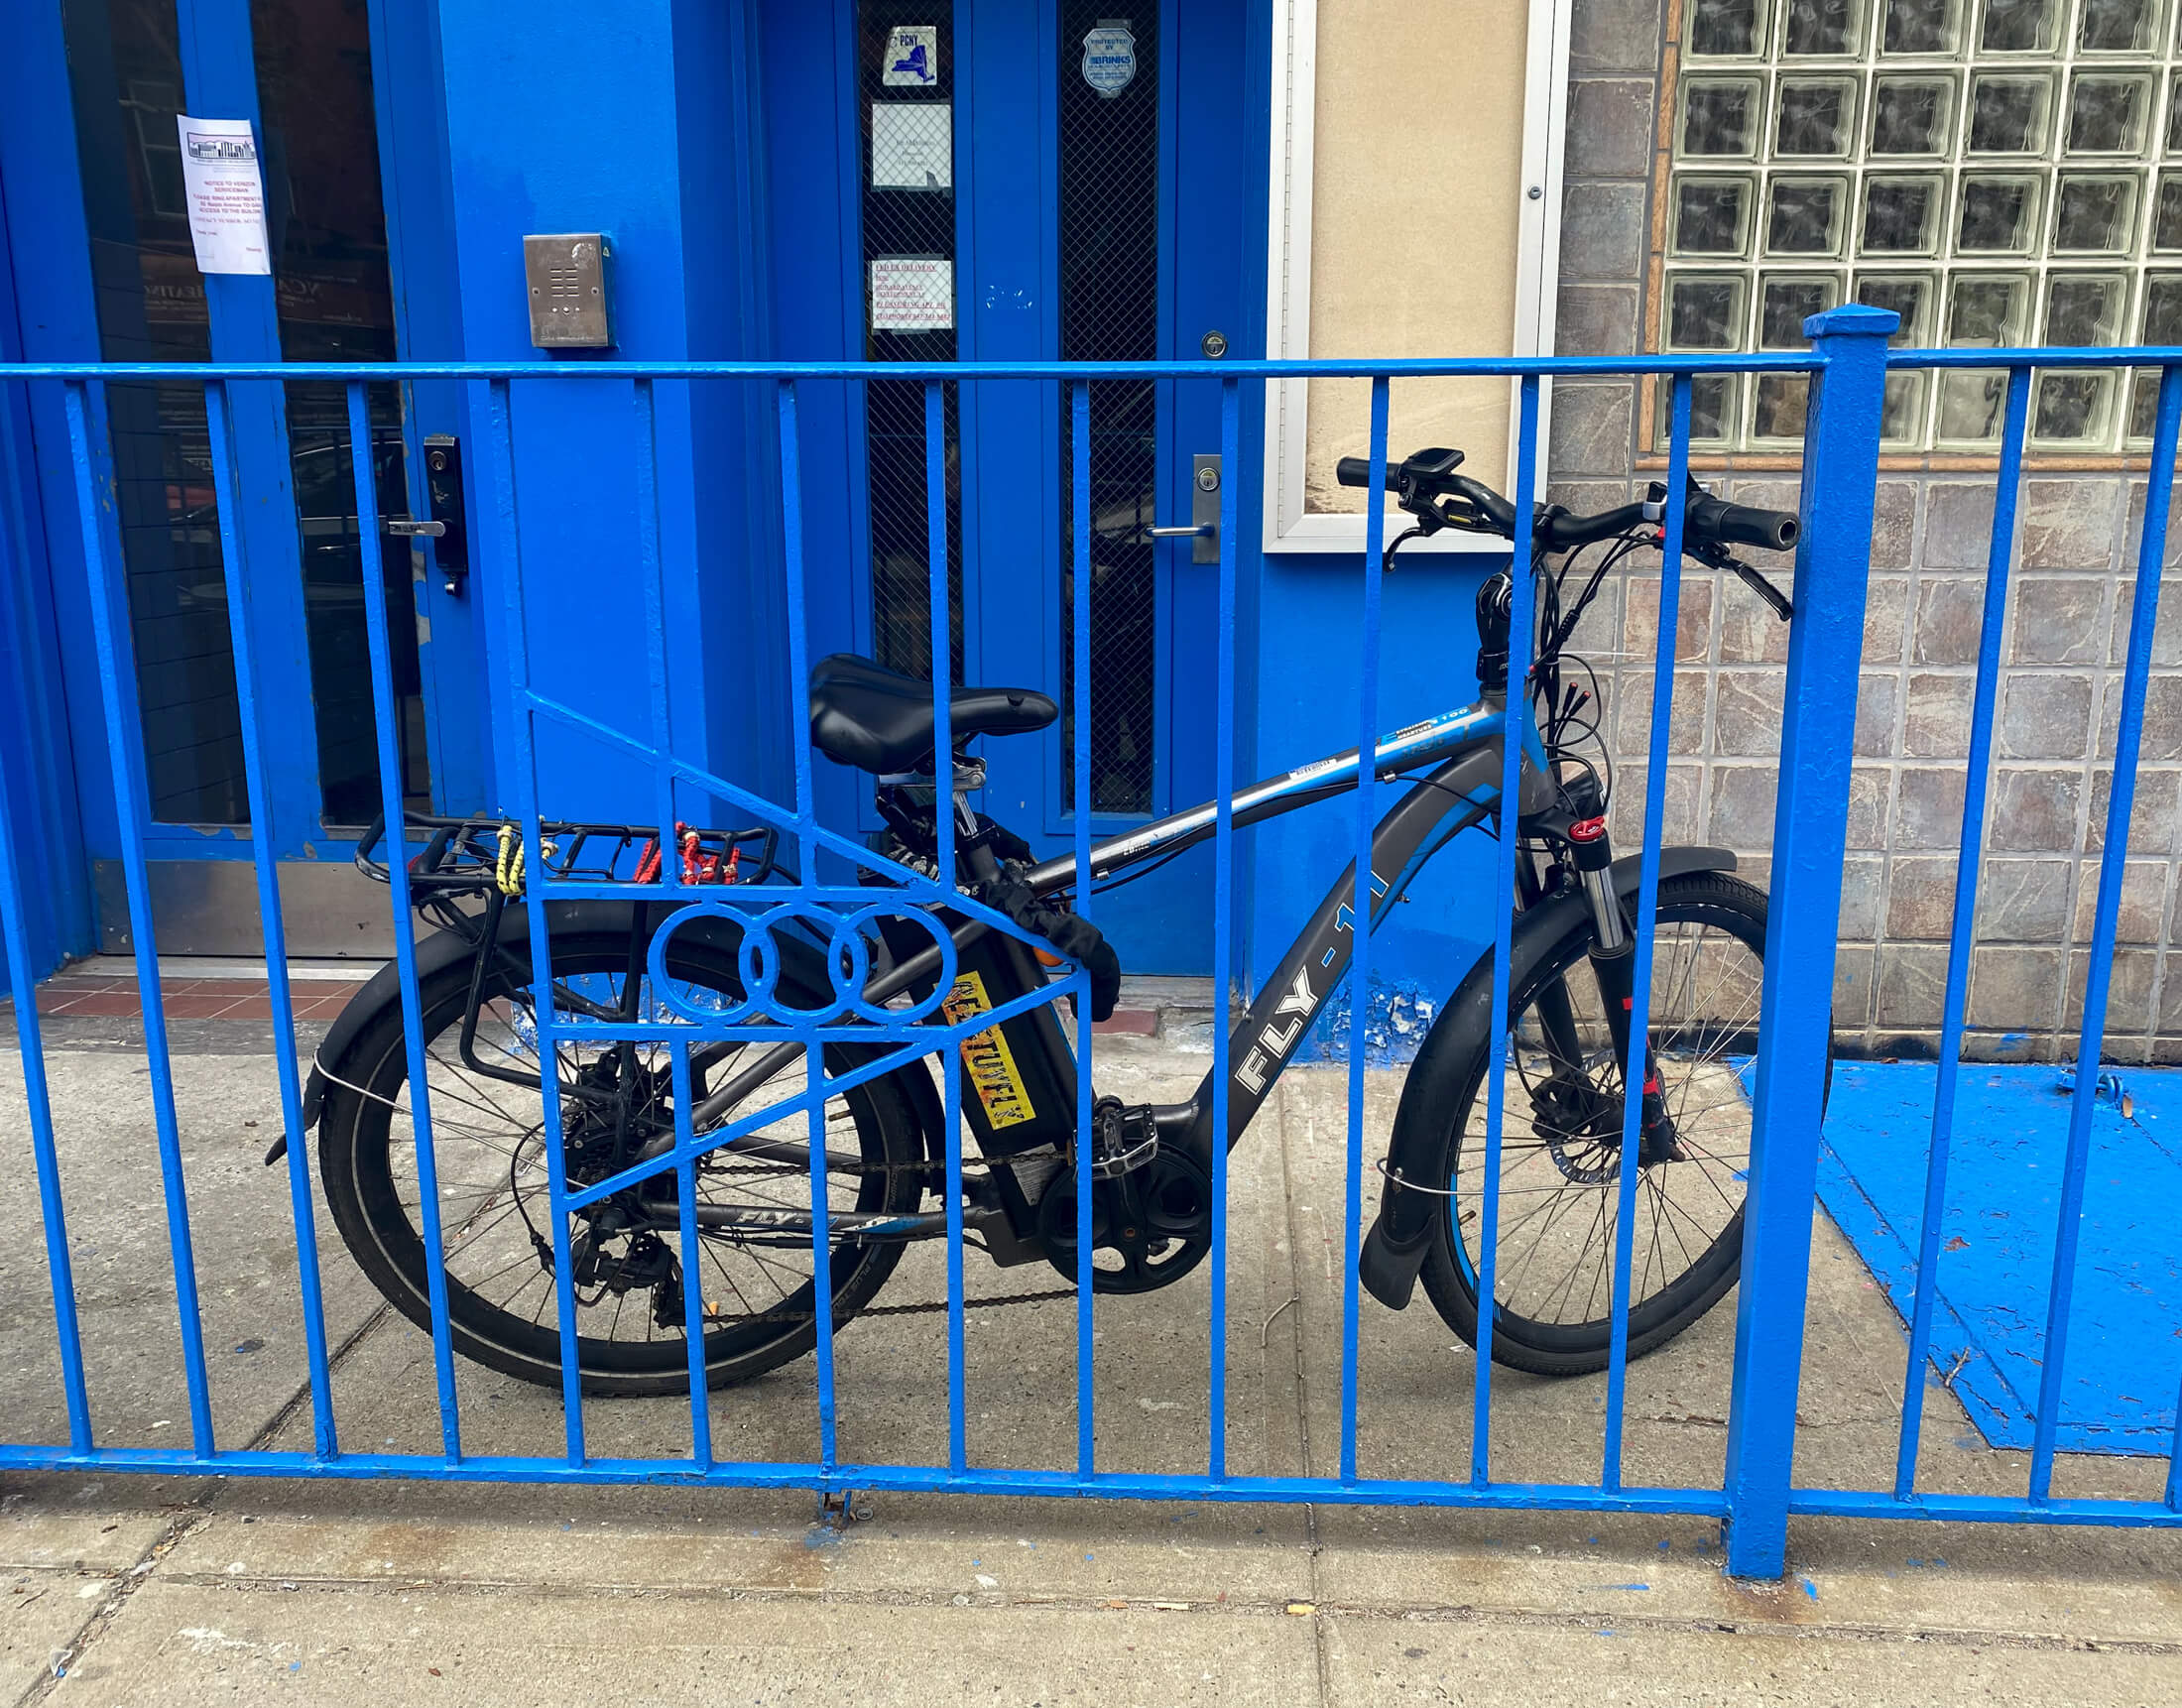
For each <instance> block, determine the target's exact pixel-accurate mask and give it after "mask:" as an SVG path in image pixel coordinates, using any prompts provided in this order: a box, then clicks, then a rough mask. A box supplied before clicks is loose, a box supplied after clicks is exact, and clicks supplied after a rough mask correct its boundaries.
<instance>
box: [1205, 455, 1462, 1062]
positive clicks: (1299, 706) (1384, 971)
mask: <svg viewBox="0 0 2182 1708" xmlns="http://www.w3.org/2000/svg"><path fill="white" fill-rule="evenodd" d="M1364 436H1365V435H1364V432H1363V431H1362V427H1361V424H1360V427H1359V432H1358V435H1357V437H1358V444H1359V448H1360V449H1361V447H1362V444H1363V441H1364ZM1394 448H1395V449H1396V450H1399V449H1401V448H1404V447H1399V446H1396V447H1394ZM1264 561H1265V573H1264V579H1263V582H1262V585H1261V605H1260V620H1259V623H1258V625H1257V633H1256V636H1255V646H1256V659H1255V677H1256V684H1257V699H1256V704H1255V706H1254V708H1253V712H1254V718H1253V721H1254V724H1255V731H1256V739H1257V744H1258V761H1259V764H1258V769H1259V771H1260V772H1261V773H1268V774H1271V773H1277V772H1281V771H1285V770H1287V769H1288V768H1290V767H1292V766H1295V765H1299V764H1302V763H1304V762H1306V761H1308V760H1311V759H1315V758H1319V757H1321V756H1322V755H1325V754H1327V753H1332V752H1338V751H1339V750H1341V749H1342V748H1344V747H1350V746H1353V745H1355V742H1356V736H1357V717H1358V709H1359V707H1358V697H1357V696H1358V682H1359V680H1360V674H1359V668H1358V667H1359V658H1360V654H1359V646H1360V637H1361V634H1362V627H1363V556H1362V553H1361V552H1359V553H1356V554H1354V555H1339V556H1336V555H1330V554H1329V555H1325V556H1320V555H1316V554H1312V555H1308V556H1304V555H1295V556H1290V555H1286V554H1282V553H1273V554H1271V555H1269V556H1267V557H1266V558H1265V560H1264ZM1397 561H1400V560H1399V559H1397ZM1499 561H1500V560H1496V559H1492V558H1484V557H1476V556H1460V557H1458V556H1452V555H1440V556H1429V557H1427V556H1415V557H1410V558H1408V559H1407V560H1406V562H1405V563H1404V564H1403V567H1401V568H1400V569H1399V570H1397V571H1396V572H1395V573H1394V574H1393V575H1390V576H1388V577H1387V578H1386V582H1385V591H1384V595H1383V597H1384V604H1383V614H1382V618H1381V624H1382V628H1381V633H1382V636H1383V646H1382V652H1381V663H1380V678H1379V701H1380V716H1379V727H1380V729H1381V730H1382V731H1389V730H1395V729H1399V728H1401V727H1402V726H1403V725H1404V724H1408V723H1412V722H1414V721H1416V720H1417V719H1419V718H1422V717H1424V716H1426V715H1427V714H1429V713H1432V712H1437V711H1444V710H1447V709H1449V708H1451V707H1454V706H1460V705H1466V704H1468V703H1469V702H1470V701H1472V700H1475V699H1476V698H1477V697H1478V684H1477V671H1476V659H1477V647H1478V639H1477V625H1476V621H1475V618H1474V616H1473V611H1472V607H1473V601H1474V600H1475V598H1476V595H1477V586H1478V582H1479V581H1480V580H1481V579H1482V578H1483V577H1484V576H1485V575H1487V574H1490V573H1491V572H1492V570H1493V569H1494V568H1496V567H1498V566H1499ZM1378 793H1379V800H1378V802H1377V809H1378V810H1380V811H1383V810H1385V807H1386V805H1387V804H1389V803H1391V802H1392V801H1393V800H1394V798H1395V794H1396V791H1395V790H1394V789H1393V788H1387V787H1383V788H1381V789H1380V791H1379V792H1378ZM1375 815H1376V814H1375ZM1243 834H1244V837H1245V845H1246V847H1248V849H1249V851H1250V864H1251V866H1252V869H1253V871H1254V872H1255V874H1256V880H1257V882H1256V886H1255V888H1254V890H1253V891H1252V892H1251V893H1250V895H1249V896H1248V898H1247V899H1246V903H1245V906H1246V915H1245V918H1246V926H1245V930H1244V933H1243V935H1244V938H1245V941H1246V950H1245V954H1246V965H1245V968H1244V976H1245V980H1246V982H1247V984H1248V985H1249V987H1250V988H1251V989H1252V990H1253V991H1255V990H1256V988H1257V986H1258V983H1259V981H1260V979H1262V978H1263V977H1264V976H1265V975H1266V974H1268V973H1270V972H1271V971H1272V970H1273V965H1274V963H1275V962H1277V961H1278V960H1279V958H1280V955H1281V954H1282V952H1283V951H1284V950H1285V949H1286V948H1287V946H1288V944H1289V943H1290V942H1291V941H1293V939H1294V937H1295V934H1296V932H1297V931H1299V930H1300V929H1301V928H1302V926H1303V923H1304V921H1305V920H1306V919H1307V918H1308V917H1309V915H1310V913H1311V910H1312V909H1314V908H1315V907H1316V906H1317V905H1318V903H1319V901H1320V900H1321V899H1322V898H1323V897H1324V895H1325V893H1326V891H1327V890H1328V889H1329V888H1330V887H1331V886H1332V884H1333V881H1334V879H1335V878H1336V877H1337V876H1338V875H1339V874H1340V873H1341V872H1342V871H1343V870H1344V869H1345V868H1346V867H1347V866H1348V864H1349V862H1350V860H1351V859H1352V858H1353V856H1354V851H1355V847H1356V798H1355V796H1353V795H1351V796H1349V797H1347V798H1345V799H1340V800H1330V801H1322V802H1320V803H1319V804H1318V805H1315V806H1310V807H1305V808H1304V809H1303V810H1302V811H1300V812H1294V813H1290V814H1288V815H1287V816H1286V817H1283V818H1276V819H1273V821H1271V822H1270V823H1267V824H1262V825H1259V826H1257V827H1256V828H1255V829H1252V830H1248V831H1245V832H1244V833H1243ZM1494 855H1495V845H1494V844H1493V842H1492V841H1491V840H1490V839H1488V838H1487V837H1486V836H1485V835H1484V833H1483V832H1482V831H1479V830H1474V831H1470V832H1467V833H1466V834H1464V835H1463V836H1461V837H1460V838H1458V839H1457V840H1456V841H1455V842H1454V843H1453V844H1452V845H1451V846H1449V847H1447V848H1446V849H1443V850H1442V851H1441V852H1440V853H1439V854H1438V855H1437V856H1436V857H1435V858H1434V859H1433V861H1432V862H1431V864H1430V865H1429V866H1427V867H1426V868H1425V869H1424V871H1423V872H1422V873H1420V874H1419V875H1418V877H1417V879H1416V881H1415V883H1414V884H1412V885H1411V887H1410V889H1409V892H1408V895H1407V898H1406V900H1405V901H1404V902H1403V904H1402V905H1401V906H1399V907H1397V908H1395V909H1394V912H1393V915H1391V917H1390V918H1389V919H1388V921H1387V922H1386V923H1385V924H1384V925H1382V926H1381V928H1380V931H1379V933H1378V934H1377V936H1375V938H1374V940H1373V944H1372V952H1371V968H1370V972H1371V980H1372V1005H1371V1010H1372V1020H1371V1023H1370V1024H1371V1027H1372V1034H1371V1037H1372V1041H1373V1046H1374V1048H1375V1050H1376V1049H1377V1048H1379V1047H1381V1045H1382V1044H1384V1045H1385V1046H1387V1047H1389V1048H1391V1049H1392V1050H1393V1051H1394V1053H1396V1054H1401V1053H1405V1052H1406V1050H1407V1049H1412V1048H1413V1047H1414V1046H1415V1044H1416V1043H1417V1042H1419V1041H1421V1031H1422V1025H1423V1024H1426V1023H1428V1020H1429V1015H1430V1013H1433V1012H1436V1011H1437V1008H1438V1005H1439V1004H1441V1003H1442V1002H1444V1001H1445V1000H1446V999H1447V998H1448V997H1449V996H1450V995H1452V994H1453V992H1454V988H1455V986H1456V985H1457V984H1458V983H1459V982H1460V981H1461V978H1462V975H1463V974H1464V973H1465V972H1467V971H1468V970H1469V968H1470V965H1471V963H1472V962H1473V961H1475V960H1476V959H1477V957H1478V956H1479V955H1480V954H1482V953H1484V952H1486V951H1487V950H1488V949H1490V947H1491V945H1492V936H1493V915H1492V914H1491V912H1490V911H1489V909H1488V908H1487V907H1486V906H1485V899H1486V898H1490V897H1491V896H1492V895H1493V893H1494V884H1495V871H1494ZM1346 1012H1347V1004H1346V1002H1336V1003H1334V1004H1332V1005H1330V1006H1329V1007H1328V1009H1327V1011H1326V1013H1325V1015H1324V1016H1323V1017H1322V1018H1321V1020H1320V1022H1319V1026H1318V1029H1317V1032H1316V1034H1315V1035H1314V1037H1315V1038H1316V1041H1317V1042H1318V1043H1319V1045H1320V1046H1321V1047H1322V1048H1323V1047H1326V1046H1328V1045H1329V1044H1336V1043H1339V1042H1340V1040H1341V1039H1343V1038H1345V1037H1346V1031H1345V1028H1346V1024H1347V1023H1346Z"/></svg>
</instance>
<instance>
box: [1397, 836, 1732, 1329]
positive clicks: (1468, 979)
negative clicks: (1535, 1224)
mask: <svg viewBox="0 0 2182 1708" xmlns="http://www.w3.org/2000/svg"><path fill="white" fill-rule="evenodd" d="M1642 870H1643V866H1642V856H1641V855H1638V854H1629V855H1625V856H1624V857H1623V858H1621V859H1619V860H1617V861H1615V862H1614V866H1613V873H1614V889H1615V893H1616V894H1617V895H1620V896H1621V897H1623V898H1624V899H1625V900H1631V901H1633V900H1634V899H1635V897H1636V886H1637V882H1638V880H1639V879H1640V877H1641V876H1642ZM1734 870H1735V856H1734V855H1733V854H1732V853H1730V852H1729V851H1728V850H1727V849H1725V848H1662V849H1661V850H1660V851H1659V876H1660V878H1661V880H1665V879H1668V878H1673V877H1678V876H1680V875H1681V874H1683V873H1685V872H1732V871H1734ZM1589 914H1590V910H1589V907H1588V905H1587V904H1586V903H1585V901H1584V898H1583V896H1582V895H1581V894H1580V893H1573V892H1571V893H1566V894H1562V895H1558V896H1554V897H1552V898H1550V899H1549V900H1547V901H1545V902H1543V903H1541V904H1540V905H1539V906H1537V907H1535V908H1532V909H1529V910H1528V911H1526V912H1524V913H1521V914H1517V915H1515V928H1514V935H1513V941H1512V951H1511V957H1510V977H1509V981H1508V988H1509V990H1510V992H1511V994H1512V993H1513V992H1514V991H1515V989H1516V988H1517V987H1518V986H1519V985H1520V984H1521V983H1522V982H1523V980H1524V978H1525V977H1526V976H1527V975H1528V974H1529V972H1530V971H1531V970H1532V969H1533V968H1534V967H1535V966H1536V964H1537V963H1538V961H1539V960H1540V958H1541V957H1543V956H1544V955H1545V954H1546V953H1547V952H1548V951H1549V950H1550V949H1551V947H1552V945H1553V944H1555V943H1557V942H1559V941H1560V940H1561V938H1562V937H1564V936H1566V935H1567V934H1568V932H1569V931H1571V930H1572V929H1574V928H1576V927H1577V926H1578V925H1580V924H1581V923H1582V922H1583V921H1584V920H1585V919H1586V918H1588V917H1589ZM1492 1013H1493V951H1492V950H1491V949H1490V948H1488V949H1487V950H1486V951H1485V952H1484V953H1483V954H1481V955H1480V956H1479V957H1478V958H1477V960H1476V962H1475V963H1474V964H1473V965H1472V966H1471V968H1470V970H1469V972H1468V973H1467V974H1465V975H1464V977H1463V980H1462V983H1461V984H1460V985H1459V986H1458V987H1457V988H1456V991H1455V994H1454V996H1453V997H1452V998H1451V999H1449V1001H1448V1002H1447V1003H1446V1005H1445V1006H1444V1007H1442V1008H1441V1010H1440V1011H1439V1015H1438V1017H1437V1018H1436V1019H1435V1020H1434V1021H1433V1022H1432V1030H1431V1031H1430V1032H1429V1033H1428V1034H1426V1036H1425V1039H1424V1046H1423V1047H1422V1048H1421V1049H1419V1050H1418V1051H1417V1056H1416V1060H1415V1062H1414V1063H1412V1064H1411V1066H1410V1068H1409V1073H1408V1077H1407V1079H1406V1081H1405V1082H1404V1083H1403V1085H1402V1088H1401V1102H1400V1104H1399V1106H1398V1107H1397V1108H1396V1110H1395V1113H1394V1136H1393V1138H1392V1140H1391V1141H1390V1142H1389V1144H1388V1148H1387V1159H1386V1165H1385V1178H1386V1183H1385V1185H1383V1186H1382V1187H1381V1188H1380V1197H1379V1215H1378V1216H1377V1218H1376V1219H1375V1220H1374V1221H1373V1223H1372V1227H1371V1231H1370V1232H1369V1233H1368V1234H1366V1235H1365V1237H1364V1249H1363V1251H1362V1253H1361V1254H1360V1255H1359V1256H1358V1259H1357V1276H1358V1279H1359V1280H1361V1281H1363V1283H1364V1288H1365V1290H1366V1291H1367V1292H1369V1293H1370V1294H1371V1295H1372V1296H1373V1297H1374V1298H1376V1299H1378V1300H1379V1302H1380V1303H1382V1304H1384V1305H1386V1306H1388V1307H1389V1308H1390V1309H1393V1310H1402V1309H1405V1308H1406V1307H1407V1306H1408V1303H1409V1299H1410V1297H1411V1295H1412V1294H1413V1293H1414V1292H1415V1290H1416V1278H1417V1274H1418V1272H1419V1271H1421V1270H1422V1269H1423V1267H1424V1257H1425V1253H1426V1251H1427V1250H1428V1249H1429V1247H1430V1245H1431V1239H1432V1227H1433V1223H1434V1220H1435V1218H1436V1217H1437V1216H1438V1214H1439V1208H1440V1205H1441V1204H1442V1203H1443V1202H1444V1201H1445V1196H1446V1191H1447V1182H1448V1180H1449V1178H1450V1176H1451V1175H1452V1173H1453V1166H1454V1143H1455V1136H1454V1133H1453V1131H1452V1130H1451V1129H1450V1128H1449V1127H1448V1125H1447V1123H1446V1120H1445V1118H1444V1110H1445V1107H1446V1105H1447V1103H1448V1102H1449V1101H1451V1098H1452V1092H1451V1090H1450V1089H1449V1087H1448V1085H1446V1084H1444V1083H1441V1082H1442V1081H1444V1080H1446V1079H1448V1078H1449V1077H1450V1076H1452V1075H1453V1074H1454V1073H1455V1072H1457V1071H1458V1070H1459V1067H1460V1064H1461V1063H1463V1062H1465V1061H1467V1060H1469V1059H1470V1058H1471V1056H1472V1054H1473V1053H1474V1052H1475V1051H1476V1050H1477V1049H1478V1048H1479V1047H1481V1046H1482V1045H1483V1044H1485V1043H1487V1042H1489V1041H1490V1040H1491V1037H1492V1030H1491V1024H1492ZM1504 1024H1505V1022H1504ZM1435 1114H1438V1115H1439V1116H1440V1118H1439V1119H1437V1120H1435V1119H1434V1115H1435Z"/></svg>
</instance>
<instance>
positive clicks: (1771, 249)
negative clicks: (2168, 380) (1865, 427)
mask: <svg viewBox="0 0 2182 1708" xmlns="http://www.w3.org/2000/svg"><path fill="white" fill-rule="evenodd" d="M2178 13H2182V0H1686V3H1685V6H1684V10H1683V20H1684V22H1683V31H1682V35H1683V41H1682V43H1681V45H1680V54H1679V58H1678V61H1677V75H1676V82H1675V90H1674V100H1675V111H1674V118H1673V125H1672V129H1671V133H1670V135H1671V143H1672V150H1673V152H1672V159H1671V163H1670V166H1669V170H1668V177H1667V184H1666V208H1665V220H1664V235H1665V242H1666V255H1665V269H1664V277H1663V282H1662V292H1663V298H1662V303H1661V312H1660V334H1661V341H1662V344H1663V346H1664V347H1665V348H1667V349H1670V350H1769V349H1799V348H1801V347H1802V346H1803V341H1804V340H1803V332H1802V323H1803V319H1804V317H1805V316H1806V315H1809V314H1812V313H1816V312H1818V311H1819V310H1820V309H1822V308H1827V307H1832V306H1833V305H1836V304H1840V303H1844V302H1859V303H1869V304H1873V305H1877V306H1879V307H1885V308H1891V309H1893V310H1894V311H1895V312H1897V313H1898V314H1900V315H1901V322H1902V323H1901V331H1900V333H1899V334H1898V336H1897V339H1896V341H1897V343H1899V344H1902V345H1932V344H1955V345H1969V346H1980V345H1986V346H1999V345H2004V344H2027V343H2043V344H2059V345H2072V346H2084V347H2093V346H2097V345H2102V344H2127V343H2137V342H2143V343H2173V342H2177V341H2182V17H2178V16H2177V14H2178ZM2155 386H2156V376H2147V375H2143V374H2138V375H2134V376H2132V375H2129V374H2125V373H2101V372H2097V371H2093V370H2069V369H2058V368H2056V369H2048V370H2045V371H2043V372H2041V373H2040V374H2039V375H2038V376H2037V380H2036V385H2035V389H2034V391H2033V393H2032V399H2031V422H2030V432H2031V442H2032V445H2033V447H2034V448H2039V449H2044V450H2050V451H2073V452H2087V451H2089V452H2114V451H2121V450H2123V449H2128V448H2133V447H2135V446H2137V445H2140V444H2141V443H2143V442H2145V441H2146V440H2148V438H2149V436H2150V432H2151V413H2152V404H2153V392H2154V390H2155ZM1887 387H1888V390H1887V395H1886V415H1885V425H1884V432H1885V436H1886V440H1887V442H1888V444H1889V445H1890V446H1891V447H1892V448H1894V449H1897V450H1941V451H1961V450H1968V451H1978V450H1986V449H1991V448H1993V447H1994V446H1995V445H1996V444H1997V443H1998V440H1999V434H2000V422H2001V417H2002V414H2003V412H2004V409H2005V404H2006V392H2007V386H2006V376H2005V374H2004V373H2002V372H2000V371H1999V370H1995V371H1993V372H1990V373H1987V372H1979V371H1969V370H1965V371H1960V372H1950V373H1946V374H1937V375H1935V374H1895V375H1893V376H1892V377H1891V378H1890V379H1889V380H1888V382H1887ZM1807 392H1808V387H1807V385H1806V384H1805V382H1804V381H1803V379H1802V378H1801V377H1800V376H1792V375H1753V376H1732V375H1730V376H1707V377H1705V378H1702V379H1700V380H1698V381H1697V382H1695V384H1694V385H1693V388H1692V394H1693V395H1692V400H1691V401H1692V406H1693V407H1692V418H1693V429H1692V430H1693V432H1694V435H1695V437H1696V439H1697V440H1698V442H1700V443H1702V444H1705V445H1707V446H1710V447H1713V448H1717V449H1723V450H1760V451H1761V450H1785V449H1789V448H1792V447H1793V446H1794V445H1796V444H1797V443H1798V441H1799V440H1800V437H1801V434H1802V430H1803V414H1804V406H1805V402H1806V394H1807ZM1657 413H1658V414H1659V416H1660V417H1661V418H1662V419H1661V420H1660V422H1659V424H1658V428H1657V431H1658V435H1659V442H1660V443H1662V444H1663V443H1664V441H1665V432H1666V426H1665V422H1664V419H1663V418H1664V414H1665V412H1664V411H1663V410H1662V411H1659V412H1657Z"/></svg>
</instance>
